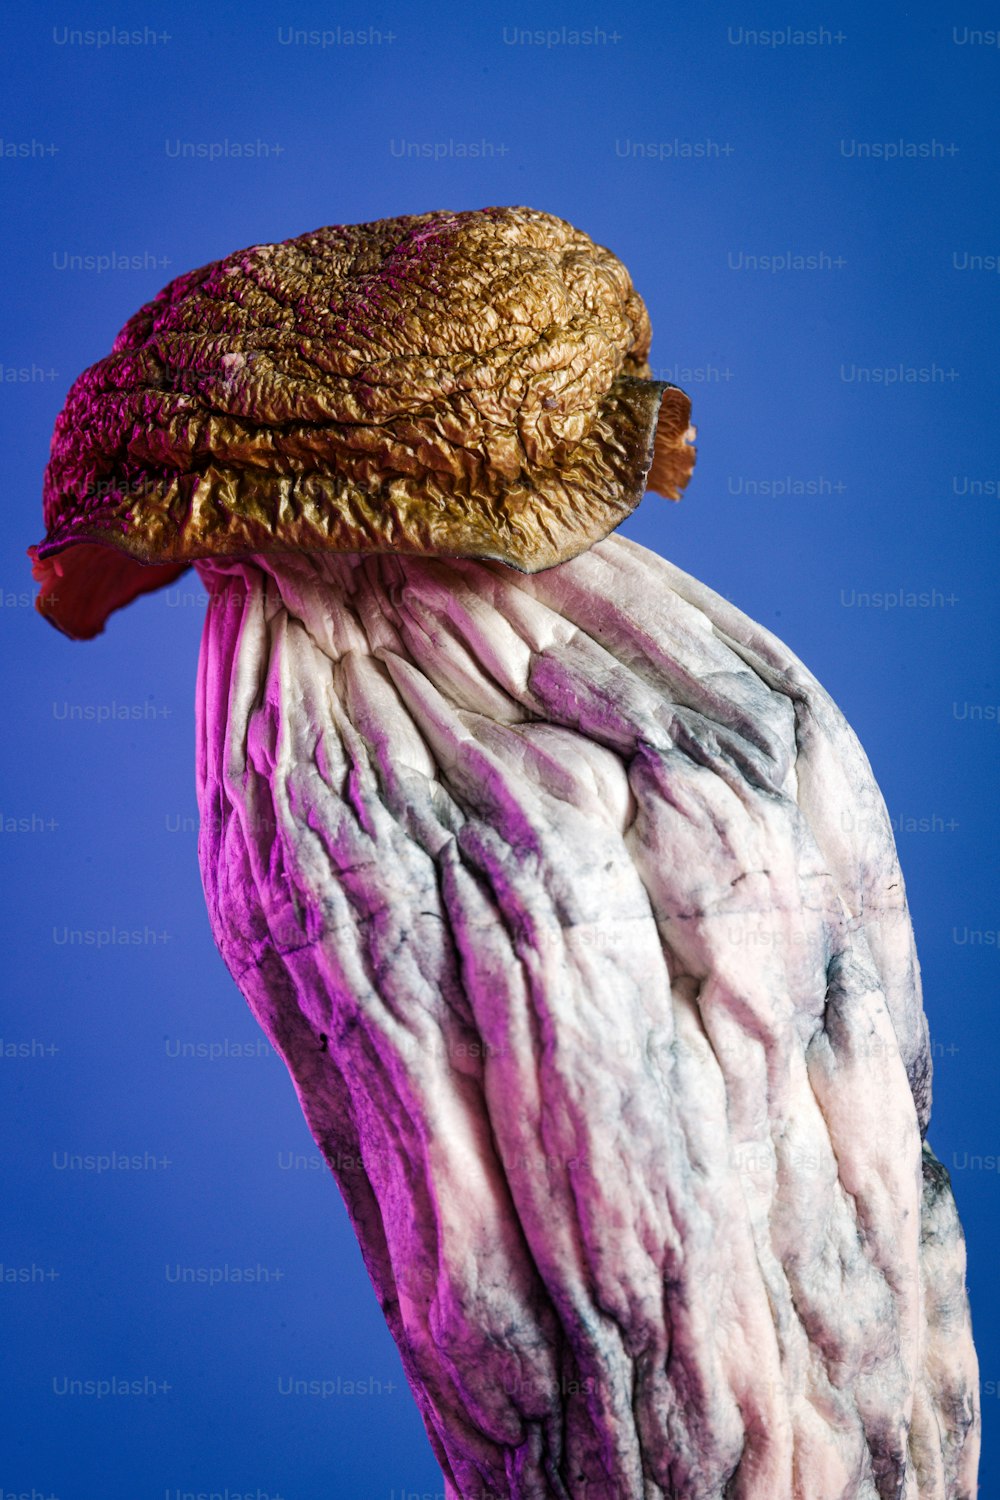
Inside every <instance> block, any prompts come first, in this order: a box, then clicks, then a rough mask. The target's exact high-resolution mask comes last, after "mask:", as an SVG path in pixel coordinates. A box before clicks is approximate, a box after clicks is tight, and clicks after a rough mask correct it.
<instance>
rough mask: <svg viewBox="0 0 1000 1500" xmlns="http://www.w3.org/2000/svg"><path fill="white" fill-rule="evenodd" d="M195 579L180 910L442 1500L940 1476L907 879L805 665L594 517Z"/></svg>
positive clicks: (935, 1228)
mask: <svg viewBox="0 0 1000 1500" xmlns="http://www.w3.org/2000/svg"><path fill="white" fill-rule="evenodd" d="M199 570H200V571H201V573H202V576H203V578H204V580H205V582H206V585H207V587H208V588H209V590H210V592H211V594H212V603H211V605H210V607H209V611H208V617H207V621H206V627H205V636H204V643H203V650H202V659H201V666H200V673H199V698H198V715H199V748H198V786H199V801H200V810H201V819H202V835H201V844H200V853H201V862H202V870H203V877H204V882H205V889H206V894H207V898H208V904H209V910H210V914H211V920H212V925H213V930H214V933H215V937H216V940H217V942H218V944H219V946H220V949H221V951H222V953H223V955H224V957H225V959H226V962H227V964H228V965H229V968H230V970H231V971H232V973H233V975H234V977H235V978H236V979H237V981H238V983H239V984H240V987H241V988H242V990H243V992H244V994H245V995H246V997H247V999H248V1001H249V1003H250V1005H251V1006H252V1008H253V1010H254V1012H255V1014H256V1015H257V1017H258V1018H259V1020H260V1022H261V1024H262V1025H263V1027H264V1028H265V1030H266V1031H267V1033H268V1035H269V1036H270V1037H271V1039H272V1040H273V1041H274V1043H275V1045H276V1046H277V1047H278V1048H279V1049H280V1050H281V1052H282V1053H283V1055H284V1056H285V1058H286V1060H287V1062H288V1066H289V1069H290V1072H291V1074H292V1077H293V1079H294V1082H295V1085H296V1088H297V1090H298V1093H299V1097H300V1099H301V1102H302V1106H303V1109H304V1111H305V1114H306V1117H307V1119H308V1121H309V1124H310V1127H311V1129H312V1131H313V1133H314V1135H315V1138H316V1140H317V1142H318V1143H319V1145H320V1146H321V1148H322V1150H323V1151H324V1153H325V1155H326V1157H327V1160H328V1161H329V1162H330V1165H331V1168H332V1170H333V1172H334V1174H335V1175H336V1177H337V1180H338V1182H339V1184H340V1187H341V1189H342V1191H343V1194H344V1197H345V1200H346V1202H347V1205H348V1208H349V1210H350V1213H351V1215H352V1219H353V1222H354V1224H355V1227H356V1230H357V1233H358V1237H359V1240H360V1242H361V1245H362V1249H363V1252H364V1255H365V1260H366V1264H367V1266H368V1269H369V1272H370V1274H371V1277H372V1281H373V1283H374V1285H375V1288H376V1290H377V1293H378V1296H379V1298H380V1301H381V1305H382V1307H383V1309H384V1312H385V1316H386V1319H387V1321H388V1324H389V1326H390V1328H391V1330H392V1333H393V1335H394V1337H395V1338H396V1341H397V1343H398V1345H399V1348H400V1351H401V1354H402V1358H403V1361H404V1365H405V1368H406V1370H407V1374H408V1376H409V1379H410V1382H411V1386H412V1388H413V1391H414V1395H415V1397H416V1399H417V1401H418V1403H419V1405H420V1409H421V1411H422V1413H423V1416H424V1419H425V1422H426V1424H427V1430H428V1433H429V1435H430V1438H431V1441H432V1443H433V1445H434V1449H435V1452H436V1453H437V1455H438V1457H439V1459H440V1462H441V1465H442V1468H443V1470H444V1474H445V1478H446V1486H447V1494H448V1496H449V1500H454V1497H458V1496H461V1497H463V1500H473V1497H475V1500H483V1497H486V1496H497V1497H504V1500H508V1497H518V1500H527V1497H532V1500H535V1497H559V1500H566V1497H573V1500H580V1497H587V1500H633V1497H641V1500H653V1497H668V1496H669V1497H683V1500H695V1497H697V1500H723V1497H737V1500H788V1497H794V1500H854V1497H864V1500H875V1497H878V1500H889V1497H893V1500H917V1497H919V1500H926V1497H935V1500H936V1497H949V1500H967V1497H971V1496H972V1495H973V1494H974V1493H975V1472H976V1463H977V1455H978V1446H979V1409H978V1389H977V1367H976V1359H975V1354H974V1351H973V1347H972V1341H971V1334H970V1328H969V1319H968V1307H967V1302H966V1295H965V1287H964V1262H965V1252H964V1242H963V1239H962V1234H961V1230H960V1227H959V1224H958V1221H957V1218H956V1214H955V1208H954V1202H953V1199H952V1195H951V1190H950V1186H949V1183H948V1178H947V1174H946V1172H945V1171H944V1168H943V1167H941V1165H940V1164H939V1163H938V1162H937V1161H936V1160H935V1158H934V1156H933V1154H932V1153H931V1151H930V1148H929V1146H928V1145H927V1144H925V1143H923V1141H922V1137H923V1135H924V1132H925V1130H926V1126H927V1120H928V1115H929V1109H930V1071H931V1070H930V1059H929V1052H928V1040H927V1028H926V1022H925V1019H924V1015H923V1010H922V1003H921V994H920V984H919V971H918V967H917V963H916V957H915V952H914V943H913V936H912V931H911V926H910V921H909V917H908V913H907V907H906V901H905V895H904V888H903V881H902V877H901V874H900V870H899V865H898V862H897V859H896V854H895V849H894V846H893V839H892V834H891V830H890V826H889V822H888V819H887V817H886V815H885V810H884V807H883V804H882V799H881V797H880V795H879V793H878V790H877V788H876V786H875V784H874V782H873V779H872V775H871V771H870V768H869V766H868V763H867V760H866V758H865V756H864V754H863V752H862V751H861V749H860V747H859V746H858V743H857V740H856V738H855V737H854V735H853V734H852V732H851V731H850V729H849V728H848V726H847V725H846V723H845V722H844V720H843V718H842V716H841V715H840V714H839V712H838V711H837V709H836V708H835V706H834V705H833V704H832V702H831V701H830V699H829V697H828V696H827V695H826V694H825V693H824V692H823V690H822V688H821V687H820V686H819V685H818V684H817V683H816V681H815V679H814V678H813V677H812V676H811V675H810V674H809V672H808V671H807V670H806V669H805V668H804V667H803V666H802V665H801V663H799V662H798V661H797V660H796V659H795V658H794V657H793V656H792V655H791V654H790V653H789V652H788V651H787V649H786V648H785V647H784V646H782V645H781V643H780V642H778V641H777V640H776V639H775V638H774V637H773V636H772V635H770V634H769V633H768V632H766V631H765V630H763V629H762V628H760V627H759V626H756V625H754V624H753V623H752V622H751V621H749V620H748V619H747V618H746V617H745V616H743V615H742V614H741V613H740V612H739V611H738V610H736V609H735V608H734V607H733V606H731V605H729V604H727V603H726V602H725V601H724V600H722V599H721V598H720V597H719V596H718V595H716V594H713V593H712V592H711V590H709V589H707V588H705V587H703V586H702V585H700V584H698V583H697V582H695V581H694V580H693V579H691V578H689V577H687V576H686V575H685V574H684V573H682V572H680V571H679V570H678V569H676V568H674V567H672V566H671V565H670V564H668V563H666V562H664V561H663V560H661V559H660V558H658V557H656V556H654V555H653V554H651V553H649V552H647V551H645V550H644V549H643V548H640V547H637V546H635V545H634V544H632V543H629V542H627V541H625V540H623V539H621V538H619V537H613V538H609V539H608V540H606V541H604V542H601V543H599V544H598V545H596V546H595V547H594V548H592V549H591V550H590V551H589V552H587V553H586V554H584V555H583V556H580V557H578V558H576V559H575V560H574V561H572V562H568V563H565V564H564V565H562V566H561V567H558V568H554V569H552V570H550V571H548V572H545V573H539V574H536V575H534V576H530V577H528V576H523V575H520V574H517V573H514V572H511V571H510V570H509V569H507V568H504V567H502V566H499V565H497V564H494V563H481V562H454V563H449V562H444V561H440V560H427V559H414V558H391V557H386V556H371V557H367V558H365V559H363V560H361V561H359V560H358V559H356V558H353V557H351V556H341V557H336V556H333V555H327V556H326V557H322V558H306V557H303V558H292V557H288V558H281V557H277V556H274V557H270V558H266V559H264V558H262V559H260V560H259V562H249V561H245V562H239V561H232V562H223V561H220V562H218V563H215V562H209V563H204V564H199ZM859 809H864V812H865V816H864V817H859V816H858V812H859ZM331 1458H332V1456H331Z"/></svg>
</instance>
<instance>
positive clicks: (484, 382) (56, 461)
mask: <svg viewBox="0 0 1000 1500" xmlns="http://www.w3.org/2000/svg"><path fill="white" fill-rule="evenodd" d="M650 333H651V331H650V324H649V317H648V314H647V312H646V308H645V305H644V304H643V302H642V299H641V298H640V297H639V295H638V293H637V292H636V291H635V289H634V288H633V286H632V283H631V280H630V278H629V275H628V272H627V271H626V269H625V267H624V266H623V265H622V263H621V262H620V261H619V260H618V259H617V258H616V257H615V256H614V255H612V254H611V252H610V251H608V250H606V249H604V248H603V247H602V246H600V245H596V244H594V242H593V241H592V240H591V239H589V238H588V236H587V235H585V234H583V233H582V232H581V231H580V230H578V229H575V228H573V226H572V225H570V224H568V223H566V222H565V220H562V219H558V218H554V217H553V216H552V215H550V214H545V213H540V212H538V211H536V210H534V209H530V208H485V209H478V210H473V211H468V212H463V213H451V212H447V211H438V212H434V213H426V214H415V215H409V216H406V217H402V218H394V219H380V220H378V221H377V222H375V223H371V224H354V225H332V226H330V227H328V228H325V229H317V230H315V231H313V232H312V233H309V234H304V235H300V236H299V237H298V238H296V239H290V240H285V241H283V242H282V243H280V244H274V245H254V246H251V247H250V248H249V249H246V250H240V251H237V252H235V253H234V254H232V255H229V256H227V257H226V258H225V259H224V260H219V261H215V262H213V263H212V264H211V265H208V266H203V267H202V268H201V269H200V270H197V271H191V272H189V273H187V274H186V275H184V276H179V277H177V278H176V280H174V281H172V282H171V283H170V284H169V285H168V286H167V287H165V288H164V289H163V291H161V292H160V294H159V295H158V296H157V297H155V298H154V299H153V301H152V302H149V303H147V304H146V305H145V306H144V307H143V308H141V309H140V310H139V312H137V313H136V314H135V315H134V316H133V317H132V318H130V319H129V321H128V322H127V323H126V325H125V327H124V328H123V329H122V331H121V332H120V333H119V335H118V337H117V338H116V339H115V342H114V346H113V348H112V352H111V354H110V355H108V357H107V358H106V359H102V360H99V361H98V362H97V364H95V365H92V366H91V367H90V368H89V369H88V370H86V371H84V373H83V374H82V375H81V376H80V377H79V378H78V379H77V381H76V382H75V384H74V385H73V387H72V389H71V390H70V392H69V395H68V397H67V399H66V403H65V406H64V407H63V410H62V411H61V413H60V414H59V417H58V418H57V420H56V425H55V430H54V433H53V437H52V448H51V456H50V460H49V464H48V468H47V470H46V474H45V486H44V517H45V525H46V528H47V530H46V536H45V539H44V541H42V542H41V543H40V544H39V545H38V546H36V547H32V548H31V549H30V550H29V555H30V556H31V557H32V558H33V560H34V573H35V577H36V579H38V580H39V581H40V582H41V584H42V590H41V593H40V595H39V597H38V600H37V604H38V608H39V609H40V611H41V612H42V613H43V614H44V615H45V616H46V617H47V618H48V619H49V620H51V622H52V623H53V624H54V625H56V626H58V628H59V629H61V630H63V631H64V632H65V633H66V634H68V635H71V636H73V637H76V638H79V639H83V638H86V637H89V636H93V635H96V634H98V633H99V632H100V631H101V630H102V629H103V627H104V623H105V620H106V619H107V616H108V614H109V613H110V612H111V611H112V610H113V609H117V608H119V607H121V606H122V605H123V604H126V603H128V602H130V600H131V599H133V598H135V597H137V596H138V595H139V594H141V593H145V592H147V591H149V590H150V589H154V588H157V587H160V586H161V585H162V584H165V583H169V582H170V581H171V580H172V579H174V578H176V577H177V576H178V575H179V574H180V573H181V572H183V571H184V569H185V568H186V567H187V566H188V565H189V564H190V563H191V562H193V561H194V560H195V559H196V558H208V557H213V556H236V557H240V556H254V555H260V554H266V553H270V552H280V551H299V550H301V551H310V552H323V551H335V552H397V553H405V554H411V555H419V556H428V555H440V556H451V557H469V558H483V559H493V560H496V561H499V562H503V563H506V564H508V565H509V566H511V567H514V568H517V569H519V570H521V571H523V572H529V573H531V572H537V571H540V570H541V569H544V568H550V567H553V566H554V565H555V564H557V563H560V562H564V561H566V560H568V559H569V558H571V557H575V556H577V555H578V554H579V553H580V552H583V551H585V550H586V549H587V548H588V547H589V546H591V545H592V544H593V543H594V542H596V541H598V540H599V539H601V538H602V537H604V536H607V535H608V533H609V532H611V531H613V530H614V528H615V527H616V526H618V525H619V524H620V522H621V521H622V520H624V518H625V517H626V516H627V515H628V514H629V513H630V512H631V511H632V510H633V509H634V508H635V506H636V505H637V504H638V502H639V500H640V499H641V497H642V494H643V492H644V490H645V489H646V488H647V486H648V487H650V488H654V489H656V490H658V491H659V493H661V494H663V495H666V496H667V497H669V498H671V499H677V498H679V496H680V493H681V490H682V489H683V487H684V485H685V484H686V483H687V480H688V477H689V475H690V473H691V469H692V467H693V464H694V448H693V447H691V446H690V441H689V440H690V438H691V437H693V435H694V432H693V429H692V428H691V427H690V425H689V423H690V402H689V400H688V398H687V396H686V395H685V394H684V392H683V391H680V390H678V388H677V387H676V386H672V385H668V384H667V383H665V382H663V381H655V380H651V379H650V378H649V375H650V370H649V365H648V364H647V355H648V352H649V343H650Z"/></svg>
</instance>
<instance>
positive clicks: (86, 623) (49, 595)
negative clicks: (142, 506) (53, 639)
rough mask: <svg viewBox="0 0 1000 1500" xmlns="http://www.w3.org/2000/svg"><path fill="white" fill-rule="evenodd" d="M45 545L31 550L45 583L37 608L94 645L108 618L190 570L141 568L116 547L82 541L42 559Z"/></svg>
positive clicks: (175, 566) (35, 569)
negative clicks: (41, 553)
mask: <svg viewBox="0 0 1000 1500" xmlns="http://www.w3.org/2000/svg"><path fill="white" fill-rule="evenodd" d="M44 546H45V543H44V542H41V543H39V545H38V546H36V547H29V548H28V556H29V557H30V558H31V573H32V577H33V578H34V579H35V581H36V583H39V584H41V589H40V590H39V593H38V597H37V598H36V600H35V608H36V609H37V610H38V613H39V614H40V615H44V617H45V619H46V620H48V621H49V623H50V624H52V625H54V626H55V627H56V629H57V630H61V631H62V633H63V635H68V636H69V638H70V640H74V641H89V640H92V639H93V637H94V636H95V635H100V634H101V632H102V631H103V630H104V626H105V623H106V622H107V619H108V616H109V615H110V614H112V613H113V612H114V611H115V610H116V609H121V608H122V607H123V606H124V605H126V604H131V602H132V600H133V599H138V598H139V596H140V595H141V594H148V593H151V592H152V590H153V589H159V588H163V586H164V585H165V584H168V583H172V582H173V580H174V579H175V578H179V577H180V575H181V574H182V573H184V572H186V570H187V569H188V568H189V567H190V566H191V564H190V563H188V562H179V563H178V562H172V563H141V562H137V561H136V559H135V558H134V557H129V556H128V554H127V553H125V552H120V551H119V550H118V549H117V548H116V547H103V546H101V545H100V543H98V542H77V543H73V544H70V545H68V546H67V547H66V548H65V549H64V550H63V551H60V552H58V553H55V554H50V555H49V556H47V557H40V556H39V551H40V549H41V548H42V547H44Z"/></svg>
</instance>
